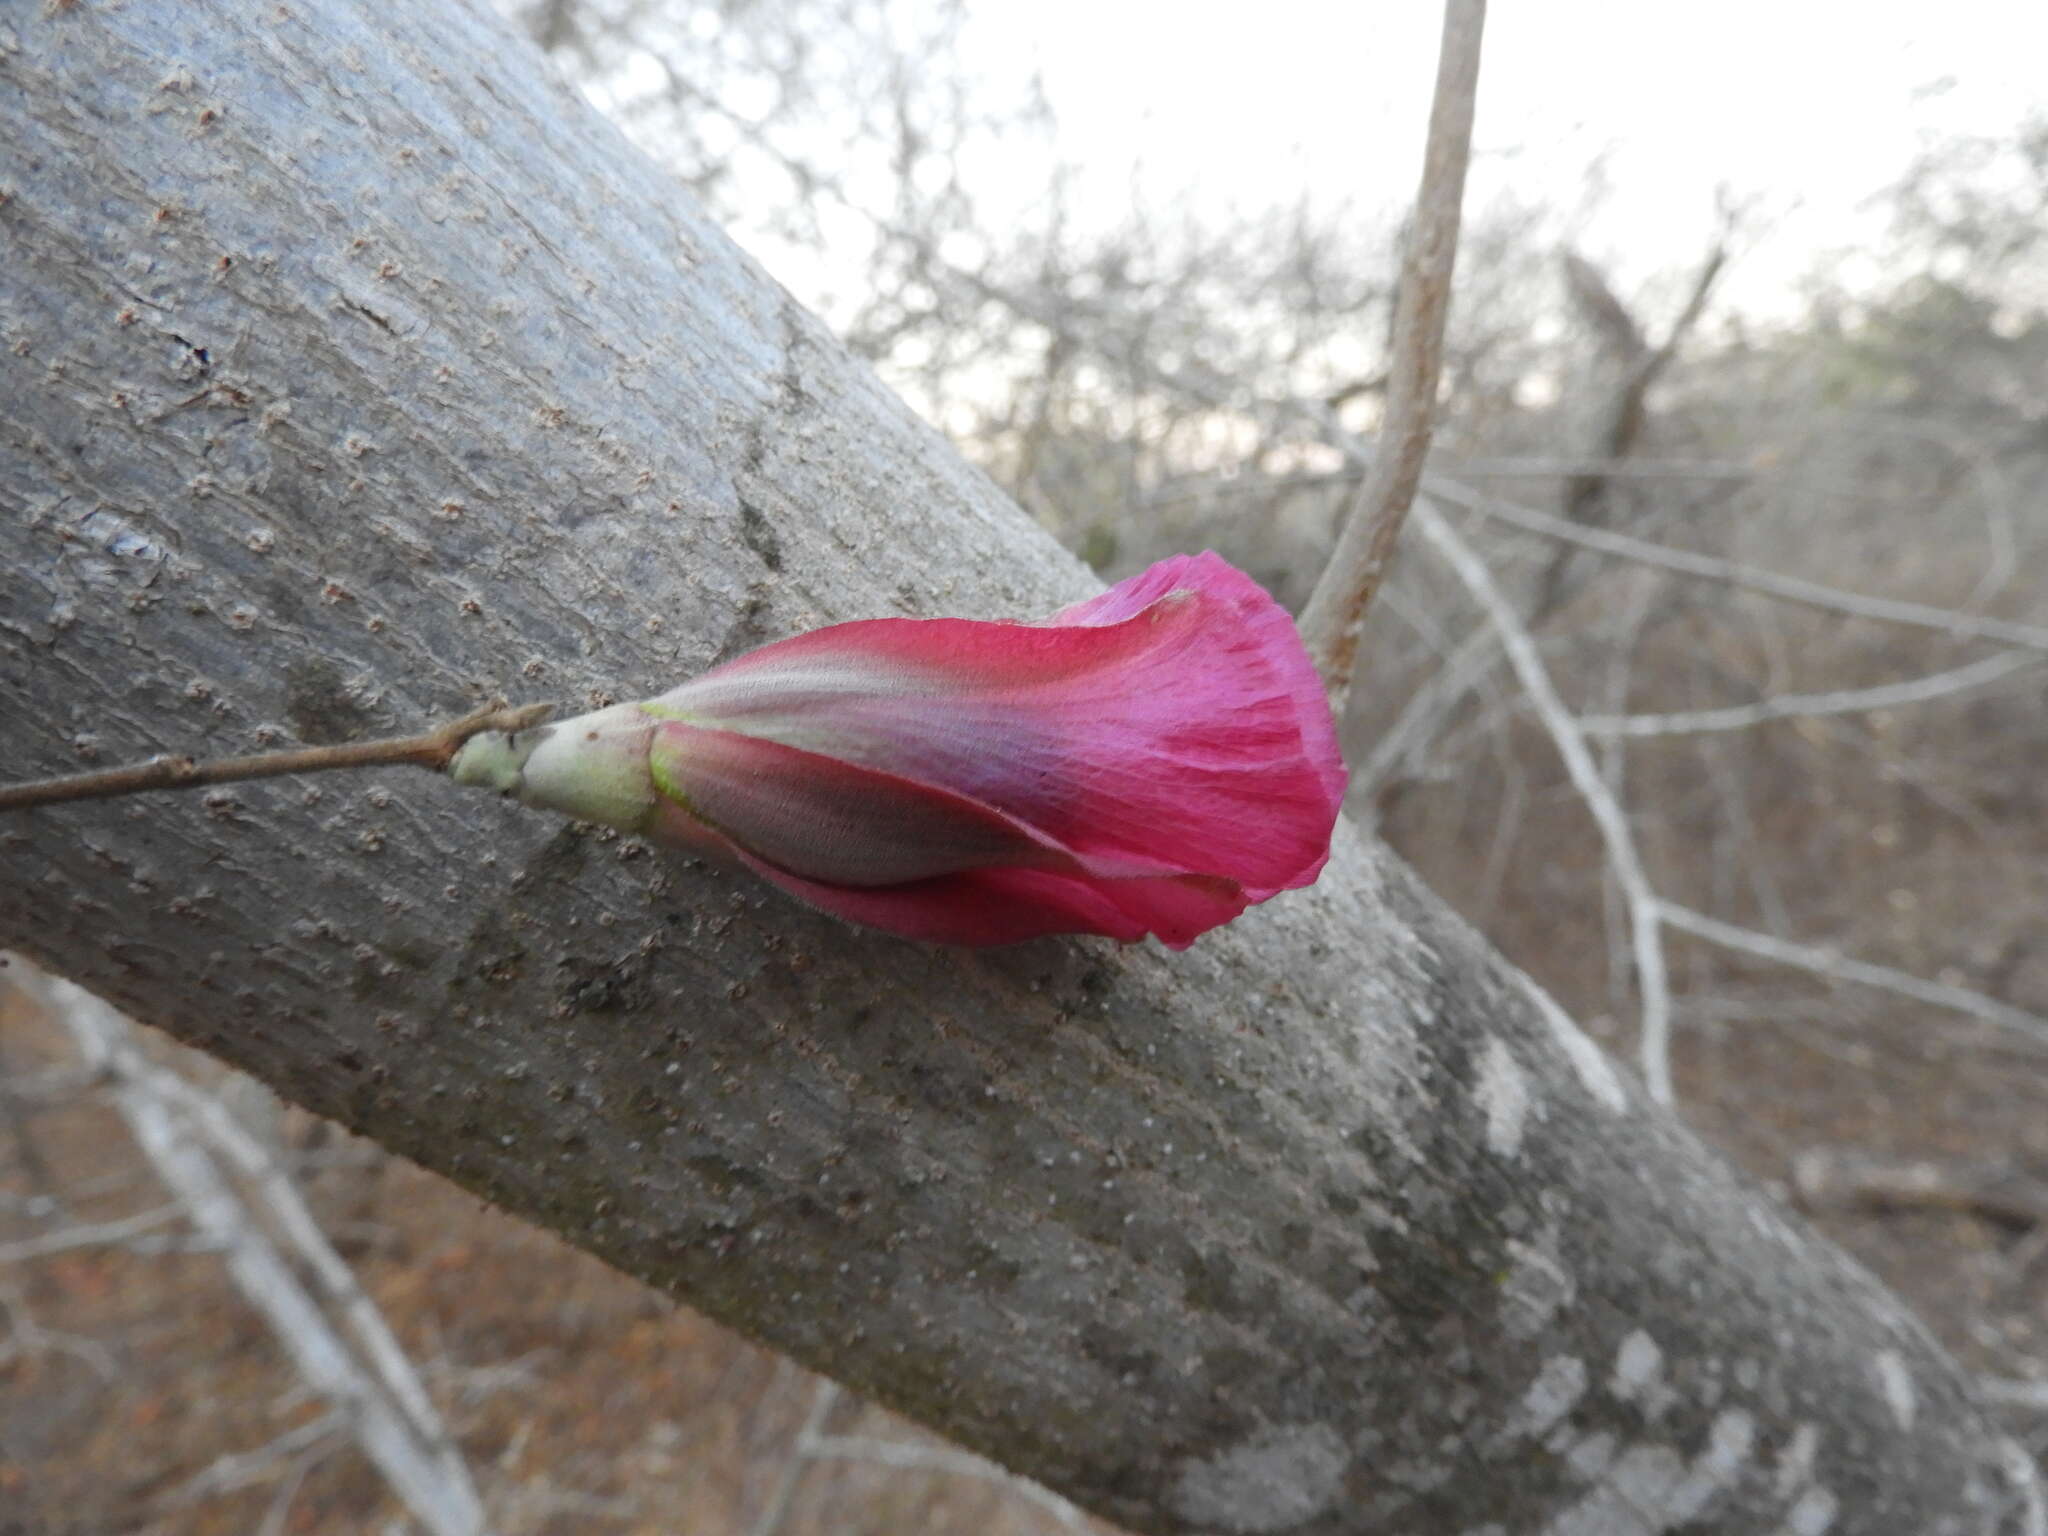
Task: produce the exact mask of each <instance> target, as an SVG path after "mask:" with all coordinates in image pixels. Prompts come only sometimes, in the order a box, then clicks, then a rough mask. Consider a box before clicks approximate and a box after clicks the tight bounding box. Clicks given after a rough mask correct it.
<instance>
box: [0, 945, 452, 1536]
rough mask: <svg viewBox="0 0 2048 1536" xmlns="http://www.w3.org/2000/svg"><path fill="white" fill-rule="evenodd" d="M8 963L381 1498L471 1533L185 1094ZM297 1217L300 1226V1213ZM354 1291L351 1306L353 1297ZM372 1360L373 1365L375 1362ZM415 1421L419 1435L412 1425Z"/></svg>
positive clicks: (434, 1445)
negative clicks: (352, 1447) (260, 1217)
mask: <svg viewBox="0 0 2048 1536" xmlns="http://www.w3.org/2000/svg"><path fill="white" fill-rule="evenodd" d="M14 963H15V964H17V965H19V966H20V968H21V971H22V972H23V974H24V975H27V976H30V977H31V978H37V977H39V980H34V981H32V983H31V984H32V986H33V988H34V990H35V991H36V992H37V993H38V995H40V996H41V997H42V998H43V999H44V1001H45V1002H46V1003H47V1005H48V1006H49V1008H50V1009H51V1011H52V1013H53V1014H55V1016H56V1017H57V1018H58V1019H59V1020H60V1021H61V1022H62V1023H63V1024H64V1026H65V1028H66V1029H68V1030H69V1031H70V1032H71V1034H72V1037H73V1038H74V1039H75V1040H77V1042H78V1045H79V1048H80V1049H81V1050H82V1051H83V1052H84V1053H85V1055H86V1057H87V1059H88V1060H90V1061H91V1062H92V1063H93V1064H94V1065H95V1066H96V1067H98V1068H99V1069H100V1070H101V1071H102V1072H103V1073H104V1074H105V1076H106V1078H107V1079H108V1081H109V1083H110V1085H111V1088H112V1091H113V1097H114V1103H115V1106H116V1107H117V1108H118V1109H119V1110H120V1112H121V1117H122V1119H124V1120H125V1121H126V1122H127V1124H128V1129H129V1131H130V1133H131V1134H132V1135H133V1136H134V1137H135V1142H136V1145H137V1146H139V1147H140V1148H141V1149H142V1151H143V1152H144V1154H145V1155H146V1156H147V1157H148V1158H149V1160H150V1163H151V1164H152V1166H154V1167H155V1169H156V1171H157V1174H158V1176H159V1177H161V1178H162V1179H163V1181H164V1183H165V1184H166V1185H167V1186H168V1187H169V1188H170V1190H171V1191H172V1193H173V1194H175V1195H176V1196H177V1197H178V1199H179V1201H180V1202H181V1203H182V1204H183V1205H184V1207H185V1209H186V1213H187V1215H188V1216H189V1217H190V1218H191V1221H192V1223H193V1225H194V1226H195V1227H197V1228H198V1229H199V1231H200V1232H201V1233H202V1234H203V1235H205V1236H206V1237H207V1238H209V1239H210V1240H211V1241H212V1242H213V1243H215V1244H216V1245H218V1247H219V1248H220V1250H221V1251H222V1253H223V1255H224V1257H225V1262H226V1264H227V1267H228V1271H229V1273H230V1274H231V1275H232V1276H233V1277H234V1280H235V1283H236V1285H237V1287H238V1288H239V1289H240V1290H241V1292H242V1294H243V1295H244V1296H245V1297H246V1298H247V1299H248V1300H249V1302H250V1303H251V1305H253V1306H255V1307H256V1308H257V1309H258V1310H259V1311H260V1312H262V1314H263V1316H264V1318H265V1319H266V1321H268V1322H269V1324H270V1326H271V1330H272V1332H273V1333H274V1334H275V1335H276V1337H277V1339H278V1342H279V1343H280V1344H281V1345H282V1346H283V1347H284V1349H285V1352H286V1353H287V1354H288V1355H289V1356H290V1357H291V1359H292V1362H293V1364H294V1365H295V1366H296V1367H297V1368H298V1370H299V1372H300V1374H301V1375H302V1376H303V1377H304V1378H305V1379H306V1381H307V1383H308V1384H309V1385H310V1386H312V1387H313V1388H314V1389H315V1390H317V1391H318V1392H320V1393H321V1395H323V1396H324V1397H326V1398H328V1399H329V1400H330V1401H332V1402H334V1403H335V1404H337V1405H338V1407H339V1408H340V1409H341V1411H342V1412H343V1413H345V1414H346V1415H347V1417H348V1418H349V1421H350V1424H351V1427H352V1429H353V1431H354V1434H355V1438H356V1440H357V1441H358V1443H360V1444H361V1446H362V1448H363V1450H364V1452H365V1454H367V1455H368V1456H369V1457H370V1459H371V1460H372V1461H373V1462H375V1463H376V1465H377V1468H378V1470H379V1471H380V1472H382V1473H383V1475H384V1477H385V1480H386V1481H387V1482H388V1483H389V1484H390V1486H391V1489H392V1491H393V1493H395V1494H396V1495H398V1497H399V1498H400V1499H402V1500H403V1501H404V1503H405V1505H406V1507H407V1508H408V1509H409V1510H411V1511H412V1513H413V1515H414V1516H415V1517H416V1518H417V1519H418V1520H419V1521H420V1522H421V1524H423V1525H424V1526H426V1527H427V1529H428V1530H429V1531H431V1532H432V1533H433V1536H481V1533H482V1531H483V1528H484V1517H483V1507H482V1505H481V1504H480V1503H479V1502H478V1500H477V1496H476V1490H475V1488H474V1487H473V1486H472V1485H471V1483H470V1479H469V1471H468V1468H467V1467H466V1466H465V1465H464V1463H463V1461H462V1459H461V1457H460V1455H459V1454H458V1453H457V1452H456V1451H455V1449H454V1446H453V1445H452V1443H451V1442H450V1441H449V1439H448V1437H447V1435H446V1434H445V1432H443V1431H442V1430H441V1429H440V1426H439V1422H438V1420H437V1419H436V1418H435V1417H434V1415H433V1410H432V1408H431V1406H429V1405H428V1404H427V1403H426V1402H425V1398H424V1394H423V1393H420V1392H419V1389H418V1385H417V1382H416V1381H411V1380H410V1370H409V1369H407V1370H406V1371H405V1372H404V1376H405V1378H406V1379H407V1380H408V1381H409V1382H410V1386H411V1392H410V1393H407V1392H404V1391H394V1390H393V1385H392V1382H391V1381H390V1380H389V1379H387V1377H386V1375H385V1373H384V1371H383V1370H382V1369H379V1370H375V1371H372V1370H365V1369H364V1368H363V1365H362V1364H361V1362H360V1361H359V1360H358V1359H357V1357H356V1355H355V1352H354V1351H352V1350H351V1349H350V1348H349V1347H348V1345H347V1343H346V1342H345V1341H344V1340H343V1339H342V1338H341V1337H340V1336H339V1335H338V1334H337V1333H336V1332H335V1330H334V1329H333V1327H332V1326H331V1325H330V1324H329V1322H328V1320H327V1318H326V1316H325V1314H324V1313H323V1312H322V1310H321V1308H320V1305H319V1303H318V1302H317V1301H315V1300H314V1298H313V1297H312V1296H310V1295H309V1294H308V1293H307V1291H306V1289H305V1287H304V1285H303V1284H302V1283H301V1282H300V1280H299V1278H298V1276H297V1275H296V1274H295V1273H294V1272H293V1268H292V1265H291V1264H290V1263H289V1262H287V1260H286V1259H285V1257H284V1256H283V1255H281V1254H280V1253H279V1252H278V1251H277V1249H276V1248H275V1247H273V1246H272V1244H271V1242H270V1240H269V1239H268V1238H267V1237H266V1236H265V1235H264V1234H263V1232H262V1230H261V1229H260V1227H259V1225H258V1223H257V1222H256V1221H254V1220H253V1219H252V1218H251V1214H250V1212H249V1211H248V1209H247V1208H246V1207H245V1206H244V1205H243V1203H242V1200H241V1198H240V1197H239V1196H238V1195H237V1194H236V1192H235V1190H234V1187H233V1185H232V1184H230V1182H229V1181H228V1179H227V1178H226V1177H225V1176H224V1175H223V1174H222V1173H221V1170H220V1168H219V1167H218V1165H217V1164H216V1163H215V1162H214V1160H213V1158H212V1156H211V1155H210V1154H209V1153H208V1152H207V1150H206V1149H205V1148H204V1147H203V1146H200V1145H198V1144H196V1143H195V1142H194V1141H193V1140H192V1139H191V1137H190V1136H189V1135H188V1134H187V1133H186V1129H185V1127H183V1126H181V1125H180V1124H179V1111H180V1110H186V1109H189V1098H188V1095H190V1094H191V1092H192V1090H191V1089H190V1086H189V1085H188V1084H184V1083H183V1082H182V1081H178V1080H176V1079H175V1076H174V1074H171V1073H169V1072H166V1071H164V1070H163V1069H162V1068H159V1067H155V1066H152V1065H151V1064H150V1063H149V1062H148V1061H147V1060H145V1059H144V1058H143V1056H142V1054H141V1052H140V1051H138V1050H137V1049H136V1047H135V1044H134V1042H133V1039H132V1037H131V1033H130V1031H131V1026H130V1024H129V1023H128V1021H127V1019H125V1018H124V1017H123V1016H122V1015H121V1014H119V1013H118V1012H116V1011H115V1010H114V1009H113V1008H110V1007H109V1006H108V1005H107V1004H105V1003H103V1002H101V1001H100V1000H99V999H98V998H96V997H94V996H93V995H92V994H91V993H89V992H87V991H85V990H84V989H83V988H81V987H78V986H74V985H73V984H72V983H70V982H68V981H62V980H59V979H58V978H56V977H50V976H40V973H37V972H36V971H35V970H34V968H33V967H31V966H30V965H28V964H27V963H26V962H25V961H21V960H19V959H17V960H16V961H15V962H14ZM173 1082H175V1083H176V1086H175V1087H173V1086H171V1084H172V1083H173ZM268 1182H270V1181H269V1180H266V1183H268ZM293 1200H294V1201H296V1196H293ZM266 1201H267V1203H269V1204H270V1205H271V1209H272V1212H273V1214H277V1213H280V1212H282V1211H285V1210H287V1209H288V1203H287V1202H282V1201H280V1200H279V1199H278V1198H277V1196H276V1194H275V1191H274V1190H266ZM299 1215H300V1216H301V1217H303V1218H304V1223H310V1221H311V1217H310V1216H307V1215H305V1213H304V1211H303V1207H301V1208H300V1210H299ZM292 1226H293V1228H294V1230H293V1231H292V1232H290V1233H288V1235H291V1236H293V1237H295V1238H297V1237H300V1236H302V1226H303V1223H301V1222H298V1221H296V1220H295V1221H294V1222H293V1223H292ZM323 1251H324V1255H325V1257H326V1258H328V1259H332V1261H333V1262H334V1263H336V1264H338V1263H340V1260H339V1258H337V1257H334V1255H333V1252H332V1249H330V1248H327V1247H326V1244H325V1240H324V1239H320V1240H319V1241H318V1243H317V1244H316V1245H315V1246H313V1247H311V1248H306V1247H303V1246H302V1248H301V1253H300V1255H299V1256H300V1257H301V1258H304V1259H308V1260H311V1261H314V1262H315V1263H316V1267H317V1266H319V1264H320V1262H321V1258H322V1254H323ZM351 1288H353V1282H352V1281H351ZM355 1294H356V1296H357V1297H359V1298H361V1292H360V1291H356V1292H355ZM361 1300H362V1305H363V1306H369V1305H370V1303H369V1302H368V1299H367V1298H361ZM394 1347H395V1346H394ZM383 1364H384V1362H383V1361H381V1360H380V1361H379V1366H380V1367H381V1366H382V1365H383ZM408 1399H411V1400H408ZM422 1415H423V1416H424V1418H425V1420H426V1428H425V1429H424V1430H423V1428H422V1426H421V1424H420V1423H419V1418H420V1417H421V1416H422Z"/></svg>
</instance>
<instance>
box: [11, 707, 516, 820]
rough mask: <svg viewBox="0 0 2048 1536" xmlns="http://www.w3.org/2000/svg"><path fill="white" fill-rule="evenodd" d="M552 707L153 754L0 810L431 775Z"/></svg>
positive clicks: (14, 796) (69, 778) (35, 791)
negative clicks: (346, 778) (367, 771)
mask: <svg viewBox="0 0 2048 1536" xmlns="http://www.w3.org/2000/svg"><path fill="white" fill-rule="evenodd" d="M553 707H554V706H553V705H550V704H528V705H525V706H523V707H521V708H519V709H509V708H507V707H506V706H505V703H504V701H503V700H499V701H497V702H495V703H491V704H486V705H485V706H483V708H481V709H477V710H472V711H471V712H470V713H469V714H466V715H464V716H463V717H462V718H461V719H460V720H452V721H450V722H449V723H448V724H446V725H443V726H440V727H438V728H436V729H434V730H431V731H428V732H426V733H425V734H423V735H419V736H387V737H384V738H382V739H380V740H377V741H349V742H343V743H341V744H340V745H338V746H331V747H294V748H291V749H289V750H287V751H283V752H258V753H256V754H254V755H252V756H249V757H223V758H219V759H216V760H215V761H213V762H210V763H201V762H196V761H194V760H193V759H192V758H189V757H178V756H167V757H153V758H151V759H150V760H149V761H148V762H146V763H135V764H132V765H130V766H129V767H126V768H107V769H102V770H100V771H99V772H96V773H72V774H65V775H63V776H62V777H60V778H54V779H39V780H37V781H35V782H33V783H29V784H9V785H6V786H4V787H0V811H19V810H27V809H28V808H30V807H31V806H38V805H57V804H61V803H62V802H64V801H67V800H105V799H108V798H110V797H112V796H114V795H133V794H139V793H141V792H142V791H144V790H150V789H198V788H201V787H203V786H205V785H208V784H230V783H236V782H239V781H241V780H244V779H273V778H277V777H279V776H280V775H282V774H289V773H325V772H329V771H331V770H333V769H337V768H376V767H382V766H384V765H386V764H392V763H410V764H413V765H414V766H416V767H420V768H430V769H432V770H434V771H435V772H436V773H439V772H440V771H441V770H443V769H445V768H446V767H447V766H448V763H449V760H450V759H451V758H453V757H454V756H455V753H456V750H457V749H458V748H459V747H461V745H462V744H463V743H464V742H465V741H468V740H469V738H470V737H472V736H475V735H478V734H480V733H482V732H484V731H523V730H525V729H526V728H527V727H528V726H531V725H537V724H539V723H540V722H541V721H542V720H544V719H546V718H547V716H548V714H549V712H550V711H551V710H552V709H553Z"/></svg>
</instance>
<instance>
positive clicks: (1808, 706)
mask: <svg viewBox="0 0 2048 1536" xmlns="http://www.w3.org/2000/svg"><path fill="white" fill-rule="evenodd" d="M2042 665H2043V663H2042V661H2041V658H2040V657H2039V656H2035V655H2029V654H2024V653H2021V652H2018V651H2001V652H2000V653H1999V654H1998V655H1996V656H1987V657H1985V658H1984V659H1983V660H1981V661H1973V662H1971V663H1970V664H1969V665H1968V666H1967V667H1954V668H1951V669H1950V670H1949V671H1946V672H1931V673H1929V674H1928V675H1927V676H1925V677H1916V678H1913V679H1912V680H1910V681H1908V682H1903V683H1881V684H1879V685H1877V686H1876V687H1873V688H1843V689H1838V690H1837V691H1835V692H1833V693H1781V694H1778V695H1776V696H1774V697H1772V698H1768V699H1759V700H1757V701H1756V703H1754V704H1737V705H1731V706H1730V707H1728V708H1726V709H1692V710H1683V711H1680V712H1678V713H1675V714H1669V715H1581V716H1580V717H1579V729H1580V730H1582V731H1584V732H1585V733H1586V734H1587V735H1589V736H1697V735H1703V734H1705V733H1706V732H1709V731H1739V730H1743V729H1745V728H1747V727H1749V726H1752V725H1762V724H1764V723H1765V722H1766V721H1771V720H1790V719H1799V718H1803V717H1806V716H1811V715H1858V714H1864V713H1867V712H1868V711H1871V710H1877V709H1896V708H1898V707H1899V706H1901V705H1905V704H1925V703H1927V702H1928V701H1929V700H1931V699H1941V698H1947V697H1948V696H1949V695H1951V694H1956V693H1967V692H1968V691H1969V690H1971V689H1973V688H1983V687H1985V686H1987V685H1989V684H1991V683H1995V682H1997V681H1998V680H1999V679H2000V678H2002V677H2009V676H2011V675H2012V674H2013V673H2015V672H2025V671H2029V670H2031V669H2036V668H2039V667H2040V666H2042Z"/></svg>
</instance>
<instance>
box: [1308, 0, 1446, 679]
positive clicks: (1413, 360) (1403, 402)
mask: <svg viewBox="0 0 2048 1536" xmlns="http://www.w3.org/2000/svg"><path fill="white" fill-rule="evenodd" d="M1485 24H1486V0H1446V3H1445V5H1444V29H1443V45H1442V49H1441V51H1440V52H1439V54H1438V56H1437V76H1436V99H1435V101H1434V103H1433V104H1432V105H1431V107H1430V113H1429V140H1428V144H1427V146H1426V148H1425V149H1424V152H1423V162H1422V186H1421V188H1420V190H1419V191H1418V192H1417V193H1416V197H1415V217H1414V221H1413V225H1412V227H1411V228H1410V230H1409V235H1408V245H1407V250H1406V252H1405V254H1404V255H1403V257H1402V262H1401V283H1400V299H1399V302H1398V304H1397V306H1396V309H1395V311H1394V338H1393V356H1392V361H1391V363H1390V365H1389V369H1388V381H1387V404H1386V415H1385V417H1384V419H1383V422H1382V426H1381V430H1380V447H1379V452H1378V453H1376V454H1375V455H1374V456H1373V459H1372V463H1371V465H1370V467H1369V468H1368V470H1367V472H1366V476H1365V479H1364V481H1363V483H1361V484H1360V486H1359V488H1358V493H1357V495H1356V496H1355V497H1354V498H1353V499H1352V502H1351V507H1350V510H1349V511H1348V512H1347V513H1346V514H1345V519H1344V529H1343V532H1342V533H1341V534H1340V535H1339V536H1338V539H1337V547H1336V549H1335V550H1333V551H1332V552H1331V555H1330V563H1329V564H1328V565H1327V566H1326V567H1324V569H1323V574H1322V577H1321V579H1320V580H1319V581H1317V583H1316V589H1315V592H1314V594H1313V595H1312V596H1311V597H1310V598H1309V601H1308V606H1307V607H1306V608H1305V609H1304V610H1303V611H1302V616H1301V630H1302V634H1303V636H1304V637H1305V638H1306V639H1307V641H1308V644H1309V651H1310V654H1312V655H1313V656H1314V657H1315V658H1316V660H1317V662H1318V663H1319V664H1320V665H1321V667H1322V669H1323V681H1324V682H1325V683H1326V684H1327V685H1328V687H1329V689H1330V692H1331V693H1332V694H1333V695H1335V696H1337V697H1340V698H1341V697H1342V696H1343V693H1344V691H1345V689H1346V688H1347V687H1349V686H1350V682H1351V666H1352V662H1353V660H1354V659H1355V657H1356V655H1357V652H1358V634H1359V630H1360V628H1361V626H1362V625H1363V623H1364V621H1365V613H1366V609H1367V608H1368V606H1369V605H1370V604H1371V602H1372V599H1373V594H1374V593H1375V592H1377V591H1378V590H1379V585H1380V582H1381V580H1382V579H1383V578H1384V577H1385V575H1386V570H1387V565H1388V562H1389V561H1391V560H1392V559H1393V556H1394V546H1395V544H1396V543H1397V542H1398V540H1399V539H1400V536H1401V524H1402V522H1403V521H1404V520H1405V519H1406V518H1407V516H1408V508H1409V504H1410V503H1411V502H1413V501H1414V499H1415V487H1416V485H1417V483H1418V482H1419V481H1420V480H1421V478H1422V464H1423V460H1424V459H1425V458H1427V457H1428V455H1429V438H1430V429H1431V425H1432V423H1433V420H1434V417H1435V414H1436V392H1437V375H1438V373H1439V372H1440V371H1441V370H1442V366H1443V350H1444V320H1445V317H1446V316H1447V315H1448V314H1449V313H1450V304H1451V270H1452V267H1453V266H1454V265H1455V263H1456V261H1457V255H1458V217H1459V213H1460V211H1461V209H1462V208H1463V205H1464V201H1465V166H1466V162H1467V161H1468V160H1469V159H1470V157H1471V149H1472V112H1473V107H1474V105H1475V103H1476V102H1477V99H1478V94H1479V44H1480V37H1481V34H1482V32H1483V31H1484V29H1485Z"/></svg>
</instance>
